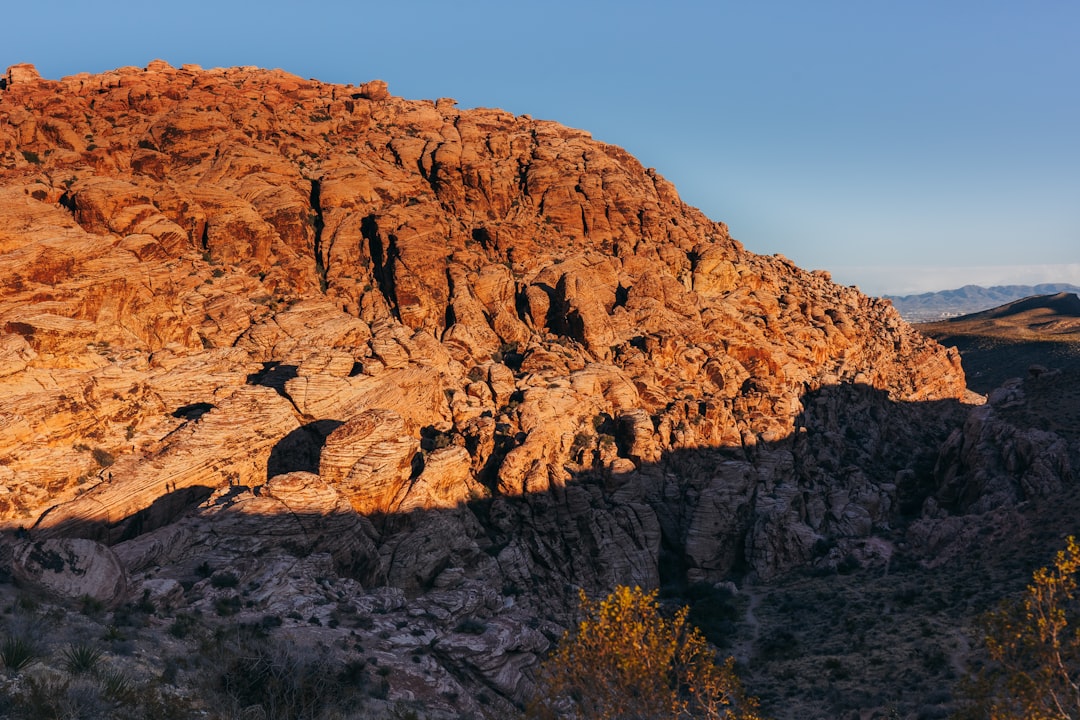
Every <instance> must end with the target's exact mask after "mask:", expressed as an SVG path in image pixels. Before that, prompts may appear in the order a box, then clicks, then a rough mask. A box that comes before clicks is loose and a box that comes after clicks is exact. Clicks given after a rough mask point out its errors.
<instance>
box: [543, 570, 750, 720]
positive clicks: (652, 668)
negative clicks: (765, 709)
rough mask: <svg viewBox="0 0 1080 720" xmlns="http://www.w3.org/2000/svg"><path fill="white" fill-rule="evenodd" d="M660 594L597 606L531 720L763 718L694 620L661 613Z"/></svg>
mask: <svg viewBox="0 0 1080 720" xmlns="http://www.w3.org/2000/svg"><path fill="white" fill-rule="evenodd" d="M656 595H657V593H656V591H653V592H645V591H643V590H641V589H640V588H629V587H625V586H620V587H618V588H616V589H615V591H614V592H612V593H611V594H610V595H609V596H608V597H607V598H605V599H603V600H600V601H593V602H590V601H589V600H588V598H586V597H585V595H584V593H582V595H581V611H582V614H583V615H584V619H583V620H582V621H581V622H580V623H579V624H578V626H577V628H576V629H575V630H573V631H571V632H568V633H567V634H566V635H565V636H564V637H563V639H562V641H561V642H560V643H559V646H558V648H556V650H555V652H554V654H553V655H552V656H551V657H550V658H549V659H548V660H547V662H546V663H545V664H544V666H543V668H542V670H541V673H540V676H539V680H538V689H537V695H536V697H535V698H534V700H533V702H532V704H531V705H530V707H529V710H528V715H529V716H530V717H535V718H555V717H573V718H582V719H585V718H590V719H591V718H629V717H634V718H642V719H643V720H644V719H652V718H657V719H659V718H730V719H732V720H735V719H740V720H753V719H754V718H758V717H759V715H758V714H757V701H756V700H755V699H754V698H752V697H749V696H747V695H746V694H745V692H744V691H743V688H742V683H741V682H740V681H739V678H738V676H737V675H736V673H735V662H734V660H733V659H732V658H728V659H727V660H726V661H724V662H722V663H720V664H717V662H716V655H715V651H714V650H713V649H712V648H710V647H709V645H708V643H707V642H706V641H705V638H704V636H703V635H702V634H701V632H700V631H699V630H697V629H696V628H694V627H693V626H692V625H690V623H689V622H688V620H687V616H688V612H689V610H688V608H685V607H684V608H682V609H680V610H678V611H677V612H675V614H674V615H673V616H671V617H670V618H669V617H665V616H664V615H662V614H661V612H660V607H659V605H658V603H657V600H656Z"/></svg>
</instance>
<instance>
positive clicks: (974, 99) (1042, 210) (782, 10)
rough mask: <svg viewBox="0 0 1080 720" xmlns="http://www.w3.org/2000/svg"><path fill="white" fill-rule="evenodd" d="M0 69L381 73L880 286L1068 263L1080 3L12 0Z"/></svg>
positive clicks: (1008, 279) (1077, 153)
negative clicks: (629, 164)
mask: <svg viewBox="0 0 1080 720" xmlns="http://www.w3.org/2000/svg"><path fill="white" fill-rule="evenodd" d="M0 24H2V26H3V33H2V34H0V70H2V68H4V67H7V66H8V65H11V64H14V63H17V62H31V63H34V64H35V65H36V66H37V68H38V70H39V71H40V72H41V74H42V75H44V76H45V77H51V78H59V77H62V76H65V75H71V74H74V73H77V72H100V71H103V70H108V69H112V68H115V67H120V66H123V65H137V66H145V65H146V64H147V63H148V62H149V61H150V60H152V59H155V58H161V59H163V60H166V61H168V62H170V63H172V64H173V65H180V64H183V63H195V64H199V65H202V66H204V67H216V66H223V65H259V66H264V67H275V68H282V69H284V70H288V71H290V72H293V73H296V74H298V75H301V76H304V77H314V78H318V79H320V80H324V81H328V82H339V83H354V84H359V83H361V82H364V81H366V80H370V79H372V78H381V79H383V80H386V81H387V82H388V83H389V85H390V91H391V92H393V93H394V94H396V95H401V96H404V97H407V98H437V97H453V98H456V99H457V100H458V102H459V106H460V107H477V106H485V107H501V108H504V109H506V110H510V111H512V112H515V113H528V114H530V115H532V116H534V117H537V118H545V119H551V120H557V121H559V122H562V123H564V124H567V125H571V126H574V127H579V128H584V129H586V130H589V131H591V132H592V134H593V136H594V137H595V138H597V139H599V140H603V141H605V142H610V143H615V144H617V145H621V146H623V147H625V148H627V149H628V150H629V151H630V152H631V153H633V154H634V155H636V156H637V157H638V158H639V159H640V160H641V161H642V162H643V163H644V164H645V165H647V166H651V167H655V168H657V169H658V170H659V171H660V172H661V173H662V174H663V175H664V176H665V177H667V178H668V179H669V180H671V181H672V182H674V183H675V185H676V187H678V189H679V191H680V193H681V195H682V197H683V199H684V200H686V201H687V202H689V203H691V204H692V205H696V206H697V207H700V208H701V209H702V210H704V211H705V213H706V214H708V215H709V216H710V217H713V218H715V219H717V220H722V221H724V222H726V223H728V225H729V226H730V228H731V232H732V235H734V236H735V237H736V238H738V239H739V240H741V241H742V242H743V243H744V244H745V245H746V246H747V247H748V248H749V249H750V250H753V251H755V252H759V253H766V254H768V253H782V254H784V255H786V256H788V257H789V258H791V259H792V260H794V261H795V262H796V263H797V264H799V265H801V266H803V267H806V268H808V269H818V268H820V269H827V270H830V271H832V273H833V277H834V279H836V280H837V281H839V282H843V283H847V284H857V285H859V286H860V288H862V289H863V290H864V291H865V292H868V293H872V294H879V293H894V294H904V293H908V292H918V291H925V290H939V289H947V288H954V287H959V286H961V285H964V284H966V283H978V284H984V285H990V284H1012V283H1016V284H1030V283H1035V282H1073V283H1076V284H1080V2H1076V1H1075V0H1026V1H1021V0H1015V1H1014V2H1001V1H999V0H977V1H974V0H972V1H969V0H905V1H904V2H895V1H891V0H890V1H886V0H850V1H846V2H839V1H836V2H834V1H831V0H817V1H814V2H810V1H809V0H791V1H788V2H771V1H769V0H760V1H759V0H753V1H747V0H740V1H739V2H724V1H719V0H714V1H711V2H706V1H701V2H679V1H678V0H669V1H668V2H664V3H662V4H661V3H659V2H653V3H645V2H637V1H636V0H621V1H619V2H608V1H607V0H577V1H576V2H565V1H563V0H553V1H549V2H545V3H525V2H516V1H515V0H498V1H491V2H486V1H479V0H476V1H474V0H457V1H456V2H446V1H443V2H428V1H426V0H424V1H422V0H399V1H397V2H389V1H386V2H380V3H368V2H363V1H362V0H351V1H350V2H317V1H314V0H313V1H312V2H310V3H305V4H303V5H302V4H301V3H299V2H279V1H277V0H263V1H262V2H228V1H227V0H218V1H216V2H205V1H204V0H195V1H189V2H170V3H161V2H152V1H143V2H129V1H127V0H123V1H121V0H114V1H111V2H110V1H108V0H102V1H101V2H96V3H89V2H83V1H82V0H78V1H72V0H62V1H59V2H51V3H44V2H18V3H10V4H9V5H8V6H7V7H5V9H4V12H3V15H2V17H0Z"/></svg>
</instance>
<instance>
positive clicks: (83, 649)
mask: <svg viewBox="0 0 1080 720" xmlns="http://www.w3.org/2000/svg"><path fill="white" fill-rule="evenodd" d="M63 661H64V668H65V669H67V671H68V672H69V673H71V674H73V675H75V674H78V673H88V672H93V671H94V670H95V669H96V668H97V666H98V663H99V662H100V661H101V649H100V648H97V647H94V646H93V645H86V644H78V645H71V646H69V647H67V648H65V649H64V652H63Z"/></svg>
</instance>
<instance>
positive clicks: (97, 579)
mask: <svg viewBox="0 0 1080 720" xmlns="http://www.w3.org/2000/svg"><path fill="white" fill-rule="evenodd" d="M12 568H13V570H14V573H15V578H16V579H17V580H18V581H19V582H21V583H24V584H26V585H27V586H28V587H32V588H34V589H36V590H39V591H41V592H45V593H48V594H49V595H52V596H54V597H56V598H58V599H61V600H68V601H70V600H78V599H80V598H83V597H89V598H92V599H93V600H95V601H97V602H100V603H102V604H104V605H105V606H107V607H112V606H114V605H117V604H119V603H121V602H123V601H124V600H126V599H127V591H128V579H127V573H126V572H125V571H124V568H123V566H122V565H121V564H120V562H119V561H118V560H117V558H116V555H115V554H113V552H112V551H111V550H109V548H107V547H105V546H104V545H100V544H98V543H96V542H94V541H92V540H83V539H80V538H53V539H49V540H34V541H24V542H23V543H21V544H20V545H18V546H17V547H16V548H15V552H14V555H13V562H12Z"/></svg>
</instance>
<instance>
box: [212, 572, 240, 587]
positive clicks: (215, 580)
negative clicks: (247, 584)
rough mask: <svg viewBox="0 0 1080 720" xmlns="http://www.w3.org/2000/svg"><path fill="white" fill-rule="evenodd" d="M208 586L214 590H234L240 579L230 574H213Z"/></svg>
mask: <svg viewBox="0 0 1080 720" xmlns="http://www.w3.org/2000/svg"><path fill="white" fill-rule="evenodd" d="M210 584H211V585H213V586H214V587H216V588H234V587H236V586H237V585H239V584H240V578H238V577H236V575H234V574H233V573H231V572H221V573H215V574H214V575H212V576H211V577H210Z"/></svg>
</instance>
